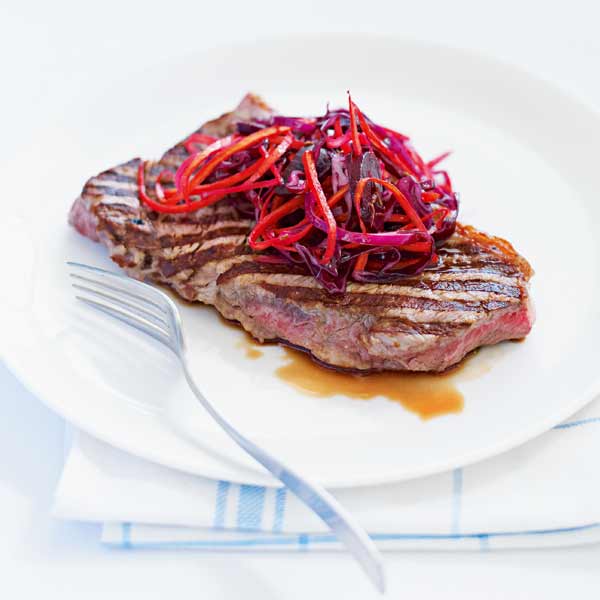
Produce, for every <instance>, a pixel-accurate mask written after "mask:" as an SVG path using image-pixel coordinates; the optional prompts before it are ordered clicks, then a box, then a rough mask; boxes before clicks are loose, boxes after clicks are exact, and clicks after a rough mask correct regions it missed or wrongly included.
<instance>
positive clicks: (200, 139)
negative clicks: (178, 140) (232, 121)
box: [183, 133, 217, 154]
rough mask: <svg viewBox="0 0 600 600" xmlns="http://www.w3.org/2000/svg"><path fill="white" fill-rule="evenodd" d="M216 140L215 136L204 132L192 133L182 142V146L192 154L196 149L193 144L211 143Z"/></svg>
mask: <svg viewBox="0 0 600 600" xmlns="http://www.w3.org/2000/svg"><path fill="white" fill-rule="evenodd" d="M216 141H217V138H216V137H213V136H212V135H206V134H205V133H192V135H190V136H189V137H188V138H187V139H186V140H185V141H184V142H183V146H184V148H185V149H186V151H187V153H188V154H194V153H195V152H197V151H198V150H196V149H195V148H194V146H193V145H194V144H206V145H208V144H212V143H214V142H216Z"/></svg>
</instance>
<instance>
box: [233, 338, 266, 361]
mask: <svg viewBox="0 0 600 600" xmlns="http://www.w3.org/2000/svg"><path fill="white" fill-rule="evenodd" d="M236 346H237V347H238V348H242V349H243V350H244V351H245V352H246V358H249V359H250V360H256V359H257V358H260V357H261V356H263V351H262V350H259V344H258V342H255V341H254V340H253V339H251V338H250V336H249V335H245V336H244V337H243V338H242V339H241V340H240V341H239V342H238V343H237V344H236Z"/></svg>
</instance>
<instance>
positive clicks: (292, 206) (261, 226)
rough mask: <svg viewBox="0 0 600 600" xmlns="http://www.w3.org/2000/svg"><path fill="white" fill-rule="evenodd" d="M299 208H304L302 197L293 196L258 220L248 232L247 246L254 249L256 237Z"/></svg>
mask: <svg viewBox="0 0 600 600" xmlns="http://www.w3.org/2000/svg"><path fill="white" fill-rule="evenodd" d="M301 206H304V197H303V196H295V197H294V198H292V199H291V200H289V201H288V202H286V203H285V204H284V205H283V206H280V207H279V208H278V209H276V210H274V211H273V212H271V213H269V214H268V215H267V216H266V217H265V218H264V219H262V220H260V221H259V222H258V223H257V224H256V225H255V226H254V229H253V230H252V231H251V232H250V235H249V236H248V244H249V245H250V247H251V248H254V247H255V246H254V244H255V243H256V240H257V239H258V237H259V236H260V235H261V234H262V233H263V232H264V231H265V230H266V229H267V227H269V226H270V225H274V224H275V223H277V221H279V219H281V217H284V216H286V215H289V214H291V213H293V212H294V211H295V210H297V209H299V208H300V207H301Z"/></svg>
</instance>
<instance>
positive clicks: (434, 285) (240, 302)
mask: <svg viewBox="0 0 600 600" xmlns="http://www.w3.org/2000/svg"><path fill="white" fill-rule="evenodd" d="M271 113H272V110H271V109H270V108H269V107H268V106H267V105H266V104H265V103H264V102H262V100H260V99H259V98H257V97H256V96H252V95H248V96H246V97H245V98H244V100H243V101H242V102H241V104H240V105H239V106H238V107H237V109H236V110H234V111H233V112H231V113H226V114H225V115H223V116H221V117H220V118H219V119H216V120H214V121H210V122H209V123H206V124H205V125H203V126H202V127H201V128H200V129H199V130H198V132H202V133H208V134H210V135H215V136H218V137H222V136H225V135H227V134H229V133H230V132H231V131H233V129H234V126H235V123H236V122H237V121H244V120H253V119H257V118H264V117H265V116H267V115H268V114H271ZM187 156H188V152H187V150H186V149H185V146H184V144H183V143H180V144H177V145H176V146H174V147H173V148H171V149H170V150H169V151H168V152H166V153H165V154H164V155H163V157H162V158H161V160H160V161H158V162H157V163H147V164H146V171H145V175H146V180H147V181H148V182H149V184H150V185H152V184H153V180H154V179H155V178H156V177H157V176H158V173H159V172H160V171H161V170H162V169H163V168H165V167H168V168H171V169H173V168H177V167H178V166H179V165H180V164H181V162H182V161H183V160H184V159H185V158H187ZM139 165H140V160H139V159H134V160H132V161H129V162H128V163H125V164H122V165H119V166H117V167H115V168H113V169H109V170H108V171H105V172H103V173H101V174H100V175H98V176H96V177H93V178H92V179H90V180H89V181H88V182H87V183H86V184H85V186H84V188H83V191H82V193H81V196H80V197H79V198H78V199H77V200H76V201H75V203H74V205H73V208H72V209H71V213H70V222H71V223H72V224H73V225H74V227H75V228H76V229H77V230H78V231H79V232H80V233H82V234H83V235H86V236H87V237H90V238H91V239H95V240H96V241H100V242H102V243H103V244H104V245H106V246H107V248H108V250H109V253H110V256H111V258H112V259H113V260H114V261H115V262H116V263H117V264H118V265H119V266H121V267H122V268H124V269H125V270H126V271H127V272H128V273H129V274H130V275H131V276H133V277H136V278H138V279H147V280H151V281H154V282H157V283H161V284H166V285H168V286H170V287H172V288H173V289H174V290H175V291H176V292H177V293H178V294H180V295H181V296H182V297H183V298H185V299H186V300H191V301H201V302H205V303H208V304H213V305H214V306H215V307H216V308H217V309H218V310H219V312H221V314H222V315H223V316H224V317H225V318H227V319H232V320H236V321H238V322H239V323H241V325H242V326H243V327H244V328H245V329H246V330H247V331H249V332H250V333H251V334H252V335H253V336H254V337H256V338H257V339H259V340H261V341H263V340H273V339H276V340H279V341H281V342H283V343H287V344H291V345H294V346H296V347H300V348H302V349H304V350H306V351H308V352H310V353H311V355H312V356H313V357H314V358H315V359H317V360H318V361H320V362H322V363H324V364H326V365H329V366H333V367H336V368H343V369H352V370H360V371H373V370H376V371H377V370H385V369H387V370H411V371H444V370H446V369H448V368H449V367H451V366H452V365H454V364H456V363H458V362H459V361H460V360H461V359H462V358H464V356H465V355H466V354H468V353H469V352H470V351H472V350H474V349H475V348H477V347H479V346H482V345H486V344H494V343H497V342H500V341H502V340H507V339H519V338H522V337H524V336H525V335H527V333H529V331H530V329H531V326H532V324H533V320H534V312H533V308H532V304H531V301H530V298H529V293H528V282H529V279H530V277H531V275H532V270H531V267H530V266H529V264H528V263H527V261H526V260H525V259H524V258H522V257H521V256H519V255H518V254H517V253H516V252H515V250H514V249H513V248H512V246H511V245H510V244H509V243H508V242H506V241H504V240H501V239H500V238H495V237H490V236H487V235H485V234H483V233H481V232H478V231H477V230H475V229H474V228H472V227H468V226H463V225H458V226H457V230H456V233H455V234H454V235H453V236H452V237H451V238H450V239H448V240H446V242H445V243H444V245H443V246H442V247H441V248H440V249H439V251H438V254H439V257H440V259H439V264H438V265H437V267H436V268H434V269H429V270H426V271H425V272H423V273H421V274H420V275H418V276H415V277H411V278H405V279H402V280H401V281H398V282H396V283H393V284H366V283H357V282H350V283H349V284H348V288H347V291H346V293H345V294H343V295H330V294H329V293H328V292H326V291H325V290H323V288H321V286H320V285H319V284H318V282H317V281H316V280H315V279H314V278H313V277H312V276H310V275H309V274H308V273H307V271H306V270H305V269H304V268H303V267H301V266H298V265H288V264H284V265H282V264H273V263H270V262H265V261H264V260H262V259H261V256H260V255H259V254H255V253H253V252H252V251H251V250H250V248H249V247H248V245H247V244H246V237H247V235H248V233H249V231H250V230H251V228H252V225H253V220H252V212H251V210H250V208H251V207H250V206H249V205H247V204H245V203H244V202H241V201H239V200H238V201H236V200H233V199H229V200H227V199H225V200H222V201H220V202H218V203H216V204H214V205H212V206H209V207H206V208H203V209H200V210H198V211H196V212H194V213H190V214H183V215H166V214H158V213H155V212H154V211H151V210H149V209H147V208H146V206H144V205H142V204H141V203H140V201H139V199H138V186H137V171H138V169H139Z"/></svg>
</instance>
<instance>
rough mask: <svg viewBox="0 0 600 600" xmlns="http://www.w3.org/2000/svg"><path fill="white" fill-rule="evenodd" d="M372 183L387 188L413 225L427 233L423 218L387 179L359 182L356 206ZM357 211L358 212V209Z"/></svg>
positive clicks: (368, 179) (363, 179)
mask: <svg viewBox="0 0 600 600" xmlns="http://www.w3.org/2000/svg"><path fill="white" fill-rule="evenodd" d="M370 181H372V182H374V183H378V184H380V185H382V186H383V187H385V188H387V189H388V190H390V192H392V194H393V195H394V198H396V200H397V201H398V203H399V204H400V206H401V207H402V209H403V210H404V212H405V213H406V215H407V216H408V217H409V219H410V220H411V221H412V223H413V225H415V226H416V228H417V229H419V230H420V231H427V228H426V227H425V225H424V224H423V221H421V218H420V217H419V215H418V214H417V211H416V210H415V209H414V208H413V207H412V204H411V203H410V202H409V201H408V199H407V198H406V196H405V195H404V194H403V193H402V192H401V191H400V190H399V189H398V188H397V187H396V186H395V185H394V184H393V183H392V182H391V181H386V180H385V179H379V178H378V177H363V178H362V179H360V180H359V182H358V184H357V185H356V192H355V194H354V197H355V204H356V198H359V199H360V198H361V197H362V193H363V190H364V188H365V186H366V185H367V183H369V182H370ZM357 210H358V208H357Z"/></svg>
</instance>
